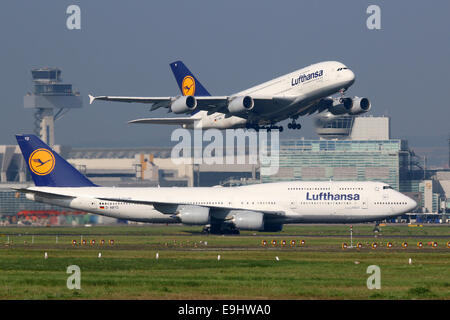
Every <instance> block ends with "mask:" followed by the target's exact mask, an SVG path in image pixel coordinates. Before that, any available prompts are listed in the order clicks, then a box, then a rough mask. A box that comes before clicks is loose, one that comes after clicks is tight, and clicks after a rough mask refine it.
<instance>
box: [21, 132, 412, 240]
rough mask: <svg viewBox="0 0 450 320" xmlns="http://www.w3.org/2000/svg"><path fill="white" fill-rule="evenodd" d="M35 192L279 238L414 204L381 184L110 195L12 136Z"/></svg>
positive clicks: (69, 203)
mask: <svg viewBox="0 0 450 320" xmlns="http://www.w3.org/2000/svg"><path fill="white" fill-rule="evenodd" d="M16 138H17V142H18V144H19V146H20V149H21V151H22V154H23V156H24V158H25V163H26V164H27V165H28V169H29V171H30V173H31V176H32V178H33V180H34V183H35V186H34V187H28V188H20V189H16V190H17V191H19V192H23V193H25V194H26V198H27V199H31V200H34V201H38V202H43V203H49V204H53V205H58V206H62V207H67V208H72V209H75V210H82V211H86V212H91V213H94V214H99V215H104V216H109V217H114V218H118V219H127V220H133V221H142V222H153V223H183V224H187V225H202V226H205V225H209V226H210V230H211V232H212V233H221V232H226V231H227V230H228V231H229V230H258V231H280V230H281V229H282V227H283V224H288V223H355V222H370V221H381V220H384V219H388V218H391V217H396V216H399V215H401V214H403V213H406V212H409V211H410V210H413V209H414V208H415V207H416V205H417V204H416V202H415V201H414V200H413V199H411V198H409V197H407V196H405V195H403V194H402V193H400V192H398V191H396V190H394V189H392V188H391V187H390V186H389V185H387V184H386V183H382V182H355V181H339V182H338V181H321V182H318V181H314V182H306V181H292V182H277V183H265V184H255V185H248V186H240V187H229V188H226V187H204V188H201V187H196V188H175V187H173V188H111V187H101V186H98V185H95V184H94V183H92V182H91V181H90V180H89V179H88V178H86V177H85V176H84V175H82V174H81V173H80V172H79V171H77V170H76V169H75V168H74V167H73V166H72V165H70V164H69V163H68V162H67V161H66V160H64V159H63V158H62V157H61V156H60V155H59V154H57V153H56V152H55V151H53V150H52V149H51V148H50V147H49V146H48V145H46V144H45V143H44V142H42V141H41V140H40V139H39V138H38V137H36V136H34V135H17V136H16Z"/></svg>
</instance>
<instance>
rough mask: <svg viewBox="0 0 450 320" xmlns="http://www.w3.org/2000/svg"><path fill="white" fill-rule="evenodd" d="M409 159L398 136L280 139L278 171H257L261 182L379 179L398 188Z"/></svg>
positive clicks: (405, 144) (405, 145) (406, 169)
mask: <svg viewBox="0 0 450 320" xmlns="http://www.w3.org/2000/svg"><path fill="white" fill-rule="evenodd" d="M409 159H410V153H409V151H408V146H407V143H406V141H404V140H399V139H391V140H281V141H280V151H279V169H278V173H277V174H274V175H263V174H261V181H262V182H263V183H266V182H275V181H286V180H305V181H307V180H308V181H319V180H322V181H325V180H330V179H331V180H335V181H339V180H341V181H343V180H352V181H380V182H385V183H388V184H389V185H391V186H392V187H393V188H394V189H396V190H399V187H400V179H401V176H403V175H406V174H407V172H408V171H409V165H410V161H409ZM264 163H265V161H261V166H262V167H263V166H264Z"/></svg>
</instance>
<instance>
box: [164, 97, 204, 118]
mask: <svg viewBox="0 0 450 320" xmlns="http://www.w3.org/2000/svg"><path fill="white" fill-rule="evenodd" d="M196 108H197V99H195V97H193V96H183V97H179V98H178V99H176V100H175V101H173V102H172V105H171V106H170V109H171V110H172V112H173V113H176V114H179V113H186V112H189V111H194V110H195V109H196Z"/></svg>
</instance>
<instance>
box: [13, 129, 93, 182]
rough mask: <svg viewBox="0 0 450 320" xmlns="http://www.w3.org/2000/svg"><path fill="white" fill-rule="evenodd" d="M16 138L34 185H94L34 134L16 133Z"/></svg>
mask: <svg viewBox="0 0 450 320" xmlns="http://www.w3.org/2000/svg"><path fill="white" fill-rule="evenodd" d="M16 139H17V143H18V144H19V147H20V150H21V151H22V155H23V157H24V159H25V162H26V164H27V167H28V170H29V171H30V173H31V177H32V178H33V181H34V184H35V185H36V186H38V187H95V186H96V185H95V184H94V183H92V181H90V180H89V179H88V178H86V177H85V176H84V175H83V174H81V173H80V172H79V171H78V170H77V169H75V168H74V167H73V166H72V165H71V164H70V163H68V162H67V161H66V160H64V159H63V158H62V157H61V156H60V155H59V154H57V153H56V152H55V151H53V150H52V149H51V148H50V147H49V146H48V145H46V144H45V143H44V142H43V141H42V140H41V139H39V138H38V137H36V136H35V135H32V134H24V135H16Z"/></svg>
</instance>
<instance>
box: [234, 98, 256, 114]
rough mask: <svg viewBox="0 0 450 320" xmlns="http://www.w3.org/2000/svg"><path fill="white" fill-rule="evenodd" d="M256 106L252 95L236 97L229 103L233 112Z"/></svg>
mask: <svg viewBox="0 0 450 320" xmlns="http://www.w3.org/2000/svg"><path fill="white" fill-rule="evenodd" d="M254 106H255V102H254V101H253V99H252V97H250V96H244V97H236V98H234V99H233V100H231V101H230V102H229V103H228V111H229V112H230V113H231V114H239V113H242V112H245V111H250V110H252V109H253V107H254Z"/></svg>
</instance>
